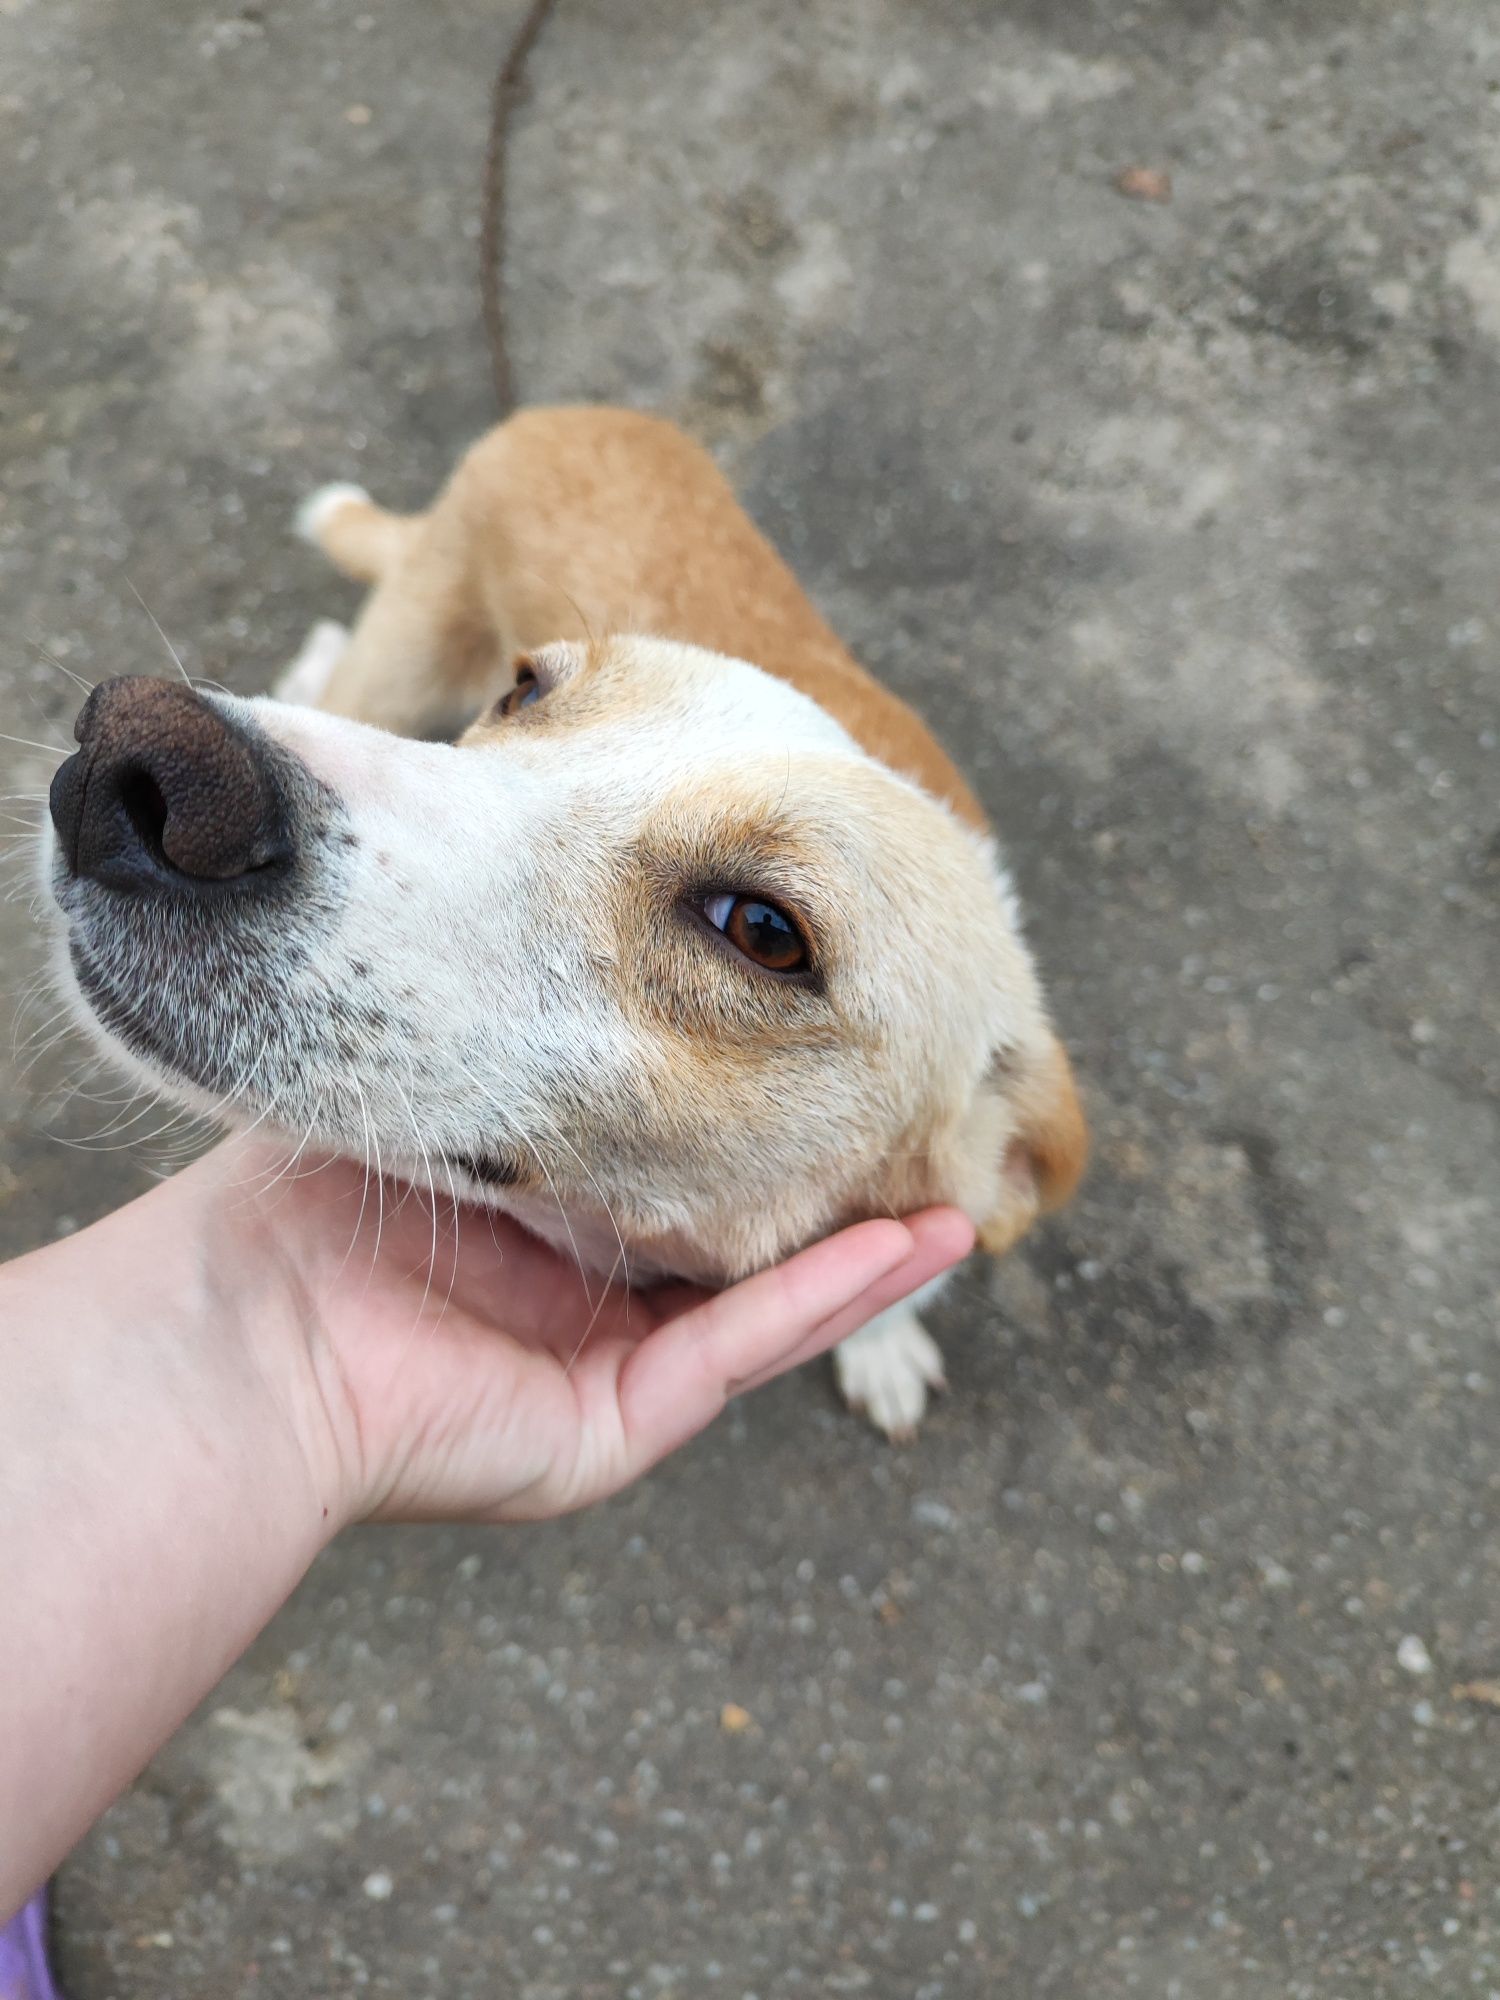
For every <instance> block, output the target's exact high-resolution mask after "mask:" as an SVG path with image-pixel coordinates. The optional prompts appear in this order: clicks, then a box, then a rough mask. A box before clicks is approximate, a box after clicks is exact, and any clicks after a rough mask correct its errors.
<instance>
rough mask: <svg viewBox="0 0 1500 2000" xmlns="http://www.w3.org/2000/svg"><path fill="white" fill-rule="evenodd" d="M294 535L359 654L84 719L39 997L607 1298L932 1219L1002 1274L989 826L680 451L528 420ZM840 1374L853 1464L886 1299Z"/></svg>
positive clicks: (998, 873) (1001, 938)
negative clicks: (57, 979) (961, 1215)
mask: <svg viewBox="0 0 1500 2000" xmlns="http://www.w3.org/2000/svg"><path fill="white" fill-rule="evenodd" d="M300 526H301V528H302V531H303V533H304V534H305V535H306V536H307V537H308V538H309V539H311V540H312V541H313V542H314V543H315V544H316V545H317V546H318V547H319V548H320V549H321V550H322V551H323V552H324V553H325V554H326V555H327V556H328V557H329V558H331V560H332V561H333V562H334V563H335V564H336V565H337V566H338V567H339V568H341V569H342V570H344V571H345V572H346V573H347V574H348V575H350V576H352V577H355V578H357V579H360V580H361V581H364V582H366V583H369V584H371V585H372V586H373V589H372V590H371V592H370V594H369V596H368V598H367V599H366V602H365V604H364V606H363V609H362V611H361V613H360V616H359V619H358V621H357V623H356V624H355V625H354V627H353V629H352V631H348V632H346V631H345V630H344V629H343V628H342V627H339V626H335V625H331V624H327V623H324V624H321V625H319V626H317V627H316V628H315V629H314V631H313V633H312V635H311V637H310V639H309V641H308V643H307V645H306V646H305V647H304V649H303V651H302V653H301V655H300V656H299V657H298V659H297V661H296V662H294V664H293V666H292V668H291V669H290V670H289V671H288V673H287V674H286V675H285V676H284V678H283V680H282V682H281V683H280V684H279V687H278V691H277V693H278V697H279V698H260V699H255V700H245V699H240V698H237V697H232V696H229V695H227V694H223V693H214V692H207V691H200V690H197V689H194V688H191V687H189V686H186V685H182V684H177V683H173V682H168V681H164V680H152V679H142V678H125V679H120V680H115V681H110V682H106V683H104V684H102V685H101V686H100V687H99V688H98V689H96V690H95V692H94V693H93V694H92V695H91V696H90V698H89V700H88V702H87V704H86V706H85V707H84V709H83V711H82V713H81V715H80V717H79V719H78V723H77V727H76V731H75V734H76V736H77V739H78V743H79V746H80V747H79V749H78V751H77V753H76V755H74V756H72V757H71V758H70V759H69V760H68V762H67V763H66V764H65V765H64V766H63V767H62V769H61V770H60V771H59V772H58V774H57V777H56V779H55V781H54V785H53V791H52V797H51V827H50V829H49V833H48V841H49V845H48V851H47V854H46V856H45V867H46V869H47V873H48V876H49V879H50V883H51V887H52V891H53V896H54V900H55V904H56V909H57V912H58V916H59V963H60V972H61V977H62V980H63V983H64V986H65V988H66V990H67V992H68V993H69V995H70V997H71V998H72V1000H73V1002H74V1003H75V1005H76V1008H77V1010H78V1013H79V1015H80V1017H81V1018H82V1019H83V1020H84V1021H85V1022H86V1023H87V1024H88V1025H89V1026H90V1028H91V1029H92V1031H93V1032H94V1033H95V1034H96V1035H99V1036H102V1037H103V1038H104V1040H105V1042H106V1044H107V1045H108V1046H109V1048H110V1049H111V1050H112V1051H113V1053H114V1054H115V1055H116V1056H117V1057H118V1058H120V1059H121V1060H122V1061H123V1062H124V1063H125V1064H126V1065H127V1066H128V1067H129V1068H130V1069H131V1070H132V1071H134V1072H135V1073H136V1074H137V1075H138V1076H139V1077H141V1078H142V1080H145V1081H148V1082H150V1083H151V1084H152V1085H154V1086H156V1087H158V1088H160V1089H163V1090H165V1091H166V1092H168V1093H170V1094H171V1095H173V1096H174V1097H176V1098H177V1099H179V1100H181V1101H182V1102H184V1103H186V1104H187V1105H189V1106H192V1107H194V1108H196V1109H199V1110H203V1111H208V1112H212V1113H216V1114H218V1115H220V1116H223V1117H227V1118H228V1119H229V1120H230V1122H231V1123H239V1124H249V1123H252V1122H260V1121H264V1124H265V1126H266V1127H268V1128H274V1129H276V1130H278V1131H280V1132H282V1133H284V1134H289V1135H291V1136H292V1137H293V1138H296V1139H303V1138H306V1137H309V1136H310V1139H311V1141H312V1142H314V1143H316V1144H318V1145H320V1146H322V1147H324V1148H327V1149H331V1150H335V1151H338V1152H341V1153H344V1154H348V1155H350V1156H352V1157H354V1158H355V1159H357V1160H361V1161H365V1162H367V1163H368V1164H369V1165H370V1166H371V1167H374V1168H376V1169H378V1170H380V1171H382V1172H386V1173H395V1174H397V1175H400V1176H402V1177H404V1178H406V1179H409V1180H411V1181H414V1182H415V1183H417V1184H418V1185H421V1186H430V1187H431V1188H432V1189H433V1191H434V1194H435V1195H436V1194H437V1192H438V1191H439V1190H440V1189H442V1188H443V1187H445V1186H446V1188H447V1189H448V1190H451V1192H452V1193H453V1194H454V1195H455V1196H456V1197H460V1198H463V1199H466V1200H470V1201H474V1202H482V1203H489V1204H493V1205H495V1206H496V1207H499V1208H501V1209H504V1210H506V1211H508V1212H509V1213H510V1214H512V1215H513V1216H515V1217H516V1218H517V1219H519V1221H521V1222H522V1223H523V1224H524V1225H525V1226H527V1227H528V1228H530V1229H531V1230H533V1231H535V1232H536V1233H537V1234H538V1235H539V1236H541V1237H544V1238H545V1239H547V1240H548V1241H549V1242H551V1243H553V1244H555V1245H556V1246H557V1247H558V1248H559V1249H560V1250H561V1251H562V1252H563V1253H564V1254H566V1255H568V1256H572V1257H577V1258H579V1259H580V1260H581V1262H582V1263H583V1264H584V1265H585V1266H586V1267H588V1268H590V1269H591V1270H593V1271H594V1272H597V1273H601V1274H605V1275H613V1276H621V1275H624V1276H626V1277H628V1279H629V1281H630V1282H632V1283H636V1284H642V1283H651V1282H653V1281H657V1280H662V1279H666V1278H685V1279H690V1280H693V1281H696V1282H699V1283H704V1284H709V1285H718V1284H723V1283H726V1282H729V1281H732V1280H734V1279H736V1278H738V1277H740V1276H743V1275H745V1274H746V1273H748V1272H750V1271H752V1270H754V1269H756V1268H758V1267H760V1266H763V1265H765V1264H768V1263H770V1262H772V1261H774V1260H776V1259H778V1258H780V1257H782V1256H784V1255H786V1254H787V1253H789V1252H790V1251H792V1250H793V1249H795V1248H796V1247H798V1246H799V1245H801V1244H804V1243H807V1242H809V1241H812V1240H814V1239H816V1238H817V1237H819V1236H821V1235H823V1234H825V1233H827V1232H828V1231H830V1230H833V1229H836V1228H838V1227H839V1226H841V1225H842V1224H845V1223H849V1222H852V1221H854V1220H856V1219H859V1218H863V1217H866V1216H872V1215H888V1214H889V1215H900V1214H902V1213H905V1212H909V1211H911V1210H913V1209H916V1208H920V1207H923V1206H925V1205H927V1204H929V1203H934V1202H951V1203H956V1204H957V1206H958V1207H960V1208H961V1209H963V1210H964V1211H965V1212H966V1213H967V1214H968V1215H969V1216H970V1217H971V1219H972V1220H973V1221H974V1223H975V1224H976V1225H977V1227H978V1232H979V1239H980V1242H981V1244H982V1246H983V1247H984V1248H985V1249H986V1250H988V1251H990V1252H991V1253H994V1254H1000V1253H1002V1252H1004V1251H1006V1250H1008V1249H1009V1248H1010V1247H1011V1245H1012V1244H1014V1243H1015V1242H1016V1240H1017V1239H1018V1238H1019V1237H1020V1236H1021V1235H1022V1234H1023V1233H1024V1231H1025V1230H1026V1229H1027V1228H1028V1227H1029V1226H1030V1225H1031V1223H1032V1222H1033V1220H1034V1219H1035V1218H1036V1217H1037V1215H1038V1214H1039V1213H1041V1212H1042V1211H1043V1210H1045V1209H1052V1208H1055V1207H1057V1206H1058V1205H1059V1204H1061V1203H1062V1202H1064V1201H1065V1200H1066V1199H1067V1198H1068V1197H1069V1195H1071V1193H1072V1192H1073V1190H1074V1188H1075V1186H1076V1184H1077V1182H1078V1179H1079V1177H1080V1174H1081V1172H1082V1170H1083V1165H1084V1160H1085V1154H1086V1150H1087V1134H1086V1128H1085V1120H1084V1116H1083V1113H1082V1110H1081V1108H1080V1104H1079V1099H1078V1095H1077V1091H1076V1088H1075V1085H1074V1081H1073V1075H1072V1071H1071V1068H1070V1065H1069V1061H1068V1057H1067V1055H1066V1053H1065V1051H1064V1049H1063V1046H1062V1044H1061V1042H1060V1041H1059V1039H1058V1036H1057V1034H1056V1032H1055V1031H1054V1028H1053V1026H1052V1023H1051V1020H1050V1017H1049V1014H1048V1009H1047V1005H1046V1001H1045V999H1044V997H1043V993H1042V988H1041V984H1040V981H1039V979H1038V975H1037V971H1036V968H1035V966H1034V964H1033V961H1032V958H1031V955H1030V953H1029V952H1028V950H1027V947H1026V944H1025V942H1024V941H1023V938H1022V934H1021V925H1020V919H1019V914H1018V910H1017V904H1016V899H1015V895H1014V893H1013V890H1012V887H1011V884H1010V881H1009V878H1008V877H1007V875H1006V873H1005V870H1004V868H1003V866H1002V864H1001V862H1000V859H999V856H998V853H997V849H996V845H995V841H994V838H993V836H992V834H991V832H990V830H989V827H988V825H987V824H986V821H985V818H984V815H983V813H982V812H981V810H980V808H979V806H978V804H977V803H976V801H975V799H974V797H973V796H972V794H971V793H970V791H969V789H968V788H967V786H966V785H965V783H964V781H963V779H962V778H961V777H960V776H959V774H958V772H957V770H956V769H955V768H954V766H953V764H952V763H951V762H950V760H949V758H948V757H947V756H946V754H945V753H944V752H943V750H942V749H941V748H940V747H939V746H938V744H937V743H936V741H935V740H934V739H933V737H932V736H931V735H930V734H929V733H928V731H927V730H926V729H925V728H924V726H923V725H922V723H921V722H920V721H919V720H918V719H917V717H916V716H915V715H914V714H913V713H912V711H911V710H910V709H909V708H907V707H906V706H905V704H904V703H902V702H901V701H900V700H898V699H897V698H896V697H895V696H894V695H893V694H891V693H890V692H889V691H887V690H886V689H885V688H883V687H882V686H880V685H879V683H877V682H876V681H875V680H874V679H873V678H872V677H871V676H870V675H869V674H868V673H866V672H865V671H864V669H863V668H862V667H860V666H859V665H858V664H857V663H856V662H855V660H854V659H853V658H852V657H851V656H850V654H849V653H848V652H847V651H846V650H845V648H844V647H843V646H842V645H841V644H840V642H839V640H838V639H837V638H836V637H835V635H834V633H833V632H832V630H831V629H830V628H829V627H828V625H827V624H825V622H824V621H823V619H822V618H821V617H820V616H819V614H818V613H817V611H816V610H815V609H814V608H813V606H812V605H811V603H810V602H809V601H808V599H807V597H806V596H805V595H804V593H803V591H802V590H801V588H800V587H799V585H798V583H797V581H796V579H795V578H794V576H793V575H792V573H791V571H790V570H789V569H788V567H787V566H786V565H785V563H784V562H783V561H782V560H781V558H780V557H779V556H778V555H777V554H776V552H775V551H774V550H773V549H772V547H771V546H770V544H769V543H768V542H767V541H766V540H765V539H764V537H763V536H762V535H761V534H760V533H759V531H758V530H757V529H756V528H755V527H754V525H753V524H752V523H751V521H750V519H749V518H748V516H747V515H746V514H745V513H744V511H743V510H742V509H741V507H740V506H739V504H738V502H737V501H736V499H735V497H734V495H733V493H732V491H731V490H730V488H729V486H728V484H727V483H726V481H725V480H724V478H723V477H722V475H721V474H720V473H719V471H718V469H717V468H716V467H715V465H714V463H713V461H712V459H711V458H710V457H709V456H708V454H707V453H706V452H705V451H704V450H703V449H701V448H700V447H699V446H698V445H696V444H695V443H693V442H692V441H691V440H690V439H688V438H687V437H686V436H684V435H683V433H682V432H681V431H679V430H678V429H676V428H675V427H674V426H673V425H671V424H669V423H667V422H665V421H663V420H661V419H658V418H654V417H650V416H646V415H642V414H637V413H634V412H631V411H626V410H615V409H605V408H575V409H532V410H528V411H524V412H522V413H521V414H518V415H516V416H513V417H512V418H510V419H509V420H508V421H507V422H505V423H504V424H502V425H501V426H500V427H499V428H498V429H496V430H494V431H492V432H491V433H490V434H489V435H488V436H486V437H485V438H483V439H482V440H481V441H480V442H479V443H478V444H477V445H475V446H474V447H473V449H472V450H470V451H469V453H468V454H467V456H466V457H465V458H464V459H463V460H462V462H461V463H460V465H459V466H458V469H457V471H456V472H455V473H454V475H453V477H452V479H451V480H450V481H449V483H448V485H447V486H446V488H445V489H444V491H443V492H442V493H441V495H440V496H439V497H438V499H437V500H436V502H435V503H434V504H433V506H432V507H431V508H430V510H429V511H428V512H427V513H425V514H420V515H413V516H398V515H395V514H391V513H388V512H385V511H384V510H382V509H381V508H379V507H377V506H376V505H375V504H374V503H373V501H371V499H370V498H369V496H368V495H367V494H365V493H364V492H363V491H362V490H361V489H359V488H357V487H352V486H332V487H328V488H325V489H323V490H322V491H320V492H319V493H317V494H315V495H313V496H312V498H311V499H310V500H309V501H308V502H307V503H306V505H305V506H304V508H303V509H302V512H301V515H300ZM454 737H456V738H457V741H456V742H454V741H453V740H452V739H453V738H454ZM835 1361H836V1368H837V1374H838V1379H839V1382H840V1386H841V1388H842V1391H843V1394H844V1396H845V1398H846V1399H847V1400H848V1402H849V1403H850V1404H851V1405H853V1406H855V1407H857V1408H860V1409H862V1410H864V1411H865V1412H866V1413H867V1414H868V1416H869V1418H870V1419H871V1421H872V1422H873V1423H874V1424H875V1425H876V1426H877V1427H878V1428H879V1429H880V1430H882V1431H884V1432H885V1433H887V1434H888V1435H890V1436H892V1437H906V1436H909V1435H910V1434H911V1433H912V1432H913V1431H914V1429H915V1428H916V1426H917V1424H918V1422H919V1420H920V1418H921V1416H922V1413H923V1410H924V1407H925V1405H926V1401H927V1397H928V1393H929V1391H930V1390H932V1389H934V1388H935V1387H938V1386H940V1385H941V1383H942V1375H943V1368H942V1359H941V1355H940V1354H939V1352H938V1349H937V1347H936V1346H935V1344H934V1343H933V1341H932V1339H931V1337H930V1336H929V1334H928V1333H927V1331H926V1330H925V1328H924V1327H923V1325H922V1323H921V1320H920V1318H919V1316H918V1310H917V1308H916V1307H913V1306H909V1305H903V1306H900V1307H897V1308H894V1309H893V1310H891V1311H890V1312H887V1313H885V1314H883V1315H882V1316H881V1317H880V1318H879V1319H877V1320H876V1321H874V1322H873V1323H872V1324H871V1325H870V1326H868V1327H866V1328H865V1329H864V1330H863V1331H862V1332H860V1333H858V1334H856V1335H854V1336H853V1337H852V1338H851V1339H850V1340H848V1341H846V1342H844V1343H843V1345H842V1346H841V1347H840V1349H839V1350H838V1352H837V1354H836V1357H835Z"/></svg>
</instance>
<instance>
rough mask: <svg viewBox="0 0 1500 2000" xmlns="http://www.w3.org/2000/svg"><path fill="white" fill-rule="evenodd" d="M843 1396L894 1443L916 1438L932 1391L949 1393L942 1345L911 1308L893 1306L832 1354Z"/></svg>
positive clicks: (843, 1342) (840, 1345)
mask: <svg viewBox="0 0 1500 2000" xmlns="http://www.w3.org/2000/svg"><path fill="white" fill-rule="evenodd" d="M833 1368H834V1373H835V1375H836V1376H837V1378H838V1385H839V1392H840V1394H841V1395H842V1396H843V1398H844V1401H845V1402H846V1403H847V1404H848V1405H849V1407H850V1409H851V1410H859V1411H861V1412H862V1413H863V1414H864V1415H865V1416H867V1417H868V1418H869V1420H870V1422H871V1423H872V1424H873V1425H874V1426H875V1428H876V1430H878V1431H884V1432H885V1435H886V1436H887V1437H888V1438H889V1439H890V1440H891V1442H892V1443H893V1444H905V1443H907V1442H908V1441H909V1440H910V1439H911V1438H913V1437H915V1436H916V1432H917V1425H918V1424H919V1423H920V1422H921V1421H922V1413H923V1411H924V1410H925V1409H926V1408H927V1397H928V1392H929V1391H930V1390H935V1389H945V1388H946V1387H947V1386H948V1384H947V1380H946V1378H945V1376H944V1374H943V1357H942V1353H941V1351H940V1350H939V1348H938V1344H937V1342H936V1341H935V1340H934V1339H933V1337H932V1335H931V1334H930V1333H929V1332H928V1331H927V1329H926V1328H925V1327H924V1326H923V1324H922V1322H921V1321H920V1320H919V1319H918V1318H917V1316H916V1314H915V1313H914V1312H912V1311H911V1309H910V1307H908V1306H893V1307H892V1308H891V1310H890V1311H889V1312H884V1313H881V1315H880V1316H879V1318H878V1319H872V1320H871V1321H870V1324H869V1325H868V1326H866V1327H862V1328H861V1329H860V1331H859V1332H858V1333H851V1334H850V1336H849V1338H848V1339H847V1340H842V1341H840V1342H839V1344H838V1346H837V1347H836V1348H835V1349H834V1350H833Z"/></svg>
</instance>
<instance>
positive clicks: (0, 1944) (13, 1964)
mask: <svg viewBox="0 0 1500 2000" xmlns="http://www.w3.org/2000/svg"><path fill="white" fill-rule="evenodd" d="M0 2000H62V1995H61V1994H60V1993H59V1992H58V1990H57V1986H56V1984H55V1983H54V1981H53V1978H52V1971H51V1968H50V1966H49V1965H48V1964H47V1892H46V1890H45V1889H42V1890H39V1891H38V1892H37V1894H36V1895H34V1896H33V1897H32V1899H31V1901H30V1902H29V1903H28V1904H27V1905H26V1907H25V1908H24V1909H23V1910H20V1911H18V1912H17V1913H16V1915H15V1916H13V1917H12V1918H11V1920H10V1922H9V1923H8V1924H5V1925H4V1926H0Z"/></svg>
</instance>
